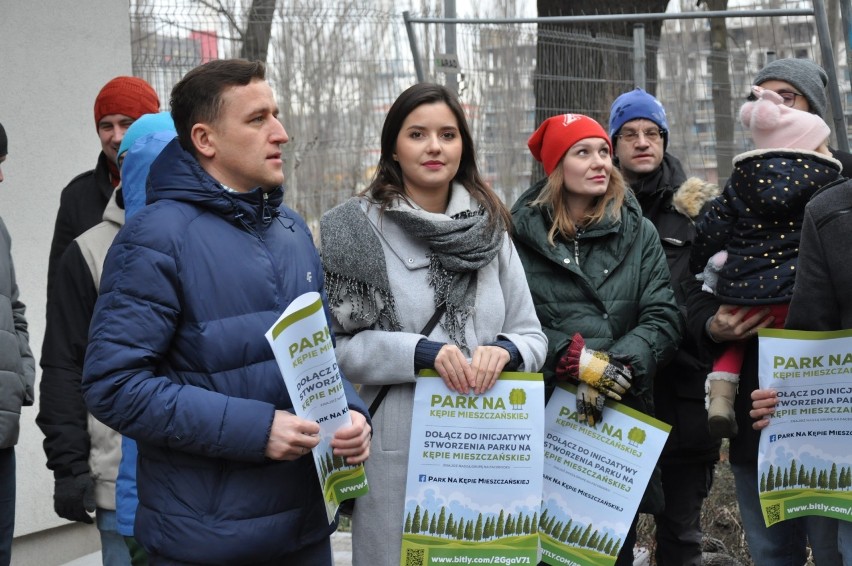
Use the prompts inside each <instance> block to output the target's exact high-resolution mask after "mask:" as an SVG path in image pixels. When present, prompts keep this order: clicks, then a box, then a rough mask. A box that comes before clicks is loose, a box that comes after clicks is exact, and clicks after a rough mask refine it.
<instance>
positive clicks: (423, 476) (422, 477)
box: [417, 474, 426, 483]
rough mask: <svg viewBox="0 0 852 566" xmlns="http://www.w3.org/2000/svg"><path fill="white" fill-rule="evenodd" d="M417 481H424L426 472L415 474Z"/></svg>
mask: <svg viewBox="0 0 852 566" xmlns="http://www.w3.org/2000/svg"><path fill="white" fill-rule="evenodd" d="M417 481H419V482H420V483H423V482H425V481H426V474H420V475H419V476H417Z"/></svg>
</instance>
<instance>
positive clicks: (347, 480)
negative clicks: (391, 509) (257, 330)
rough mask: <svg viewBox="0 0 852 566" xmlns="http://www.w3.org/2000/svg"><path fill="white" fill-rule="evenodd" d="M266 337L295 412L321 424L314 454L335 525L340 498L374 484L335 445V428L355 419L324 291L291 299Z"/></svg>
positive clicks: (329, 513) (359, 494) (357, 492)
mask: <svg viewBox="0 0 852 566" xmlns="http://www.w3.org/2000/svg"><path fill="white" fill-rule="evenodd" d="M266 339H267V340H268V341H269V344H270V346H272V351H273V352H274V353H275V359H276V361H277V362H278V367H279V368H280V370H281V375H282V377H283V378H284V383H285V384H286V385H287V391H288V392H289V393H290V398H291V399H292V401H293V408H294V410H295V411H296V416H299V417H302V418H304V419H308V420H312V421H316V422H317V423H319V425H320V443H319V444H318V445H317V446H316V447H315V448H314V449H313V451H312V453H313V458H314V464H315V465H316V467H317V473H318V475H319V480H320V485H321V486H322V488H323V494H325V509H326V514H327V515H328V521H329V523H330V522H331V521H333V520H334V516H335V514H336V513H337V508H338V506H339V505H340V502H341V501H344V500H346V499H352V498H353V497H359V496H361V495H364V494H365V493H367V491H368V489H369V488H368V486H367V478H366V476H365V474H364V466H363V465H357V466H351V465H349V464H347V463H346V462H345V460H344V459H343V458H342V457H340V456H335V455H334V451H333V449H332V448H331V440H332V438H333V437H334V433H335V431H337V429H339V428H341V427H344V426H348V425H351V424H352V419H351V417H350V415H349V406H348V404H347V402H346V395H345V394H344V392H343V381H342V380H341V378H340V371H339V370H338V367H337V358H336V357H335V355H334V346H333V344H332V341H331V333H330V332H329V329H328V323H327V321H326V318H325V311H324V310H323V305H322V298H321V297H320V295H319V293H315V292H311V293H305V294H304V295H301V296H299V297H297V298H296V299H295V300H294V301H293V302H292V303H290V306H288V307H287V309H286V310H285V311H284V313H283V314H282V315H281V316H280V317H279V318H278V320H277V321H276V322H275V324H274V325H272V328H270V329H269V331H267V333H266Z"/></svg>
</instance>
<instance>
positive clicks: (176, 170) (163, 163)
mask: <svg viewBox="0 0 852 566" xmlns="http://www.w3.org/2000/svg"><path fill="white" fill-rule="evenodd" d="M148 190H149V195H148V197H149V199H150V200H149V202H150V203H153V202H157V201H158V200H174V201H179V202H187V203H191V204H193V205H195V206H198V207H200V208H204V209H207V210H209V211H211V212H214V213H216V214H219V215H220V216H223V217H225V218H227V219H229V220H232V221H239V223H241V224H247V225H248V226H251V225H253V226H265V225H268V224H269V223H270V222H271V221H272V219H273V218H274V217H275V216H277V215H278V214H279V212H278V207H279V206H280V205H281V202H282V201H283V199H284V190H283V188H282V187H276V188H275V189H273V190H272V191H269V192H268V193H265V192H264V191H263V190H262V189H261V188H260V187H258V188H255V189H252V190H251V191H249V192H247V193H234V192H230V191H228V190H226V189H225V188H224V187H223V186H222V184H221V183H219V182H218V181H217V180H216V179H214V178H213V177H211V176H210V174H209V173H207V172H206V171H205V170H204V169H203V168H202V167H201V164H199V163H198V160H197V159H195V157H193V156H192V155H191V154H190V153H188V152H187V151H185V150H184V149H183V148H182V147H181V146H180V143H179V141H178V138H175V139H173V140H172V141H171V142H169V143H168V145H166V147H165V148H163V151H162V152H161V153H160V155H159V156H158V157H157V158H156V159H155V160H154V162H153V163H152V164H151V171H150V173H149V176H148Z"/></svg>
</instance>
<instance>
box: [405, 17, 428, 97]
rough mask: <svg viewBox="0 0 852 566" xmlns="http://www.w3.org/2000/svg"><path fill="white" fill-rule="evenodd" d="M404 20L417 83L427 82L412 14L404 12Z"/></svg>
mask: <svg viewBox="0 0 852 566" xmlns="http://www.w3.org/2000/svg"><path fill="white" fill-rule="evenodd" d="M402 20H403V21H404V22H405V32H406V33H407V34H408V46H409V48H411V58H412V59H413V60H414V73H415V74H416V75H417V82H418V83H423V82H426V76H425V75H424V74H423V62H422V61H421V60H420V52H419V51H418V49H417V38H416V37H414V26H413V25H412V24H411V12H409V11H408V10H406V11H404V12H403V13H402Z"/></svg>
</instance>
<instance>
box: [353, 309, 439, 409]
mask: <svg viewBox="0 0 852 566" xmlns="http://www.w3.org/2000/svg"><path fill="white" fill-rule="evenodd" d="M444 306H445V305H441V306H440V307H438V308H436V309H435V314H433V315H432V318H430V319H429V322H427V323H426V326H424V327H423V330H421V331H420V334H423V335H424V336H429V335H430V334H431V333H432V331H433V330H434V329H435V325H436V324H438V321H439V320H441V315H443V314H444ZM390 388H391V386H390V384H389V383H388V384H387V385H383V386H382V388H381V389H379V393H378V394H377V395H376V398H375V399H373V402H372V403H370V409H369V410H370V416H371V417H372V416H373V415H375V414H376V411H378V410H379V405H381V404H382V401H384V400H385V395H387V394H388V391H389V390H390Z"/></svg>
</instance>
